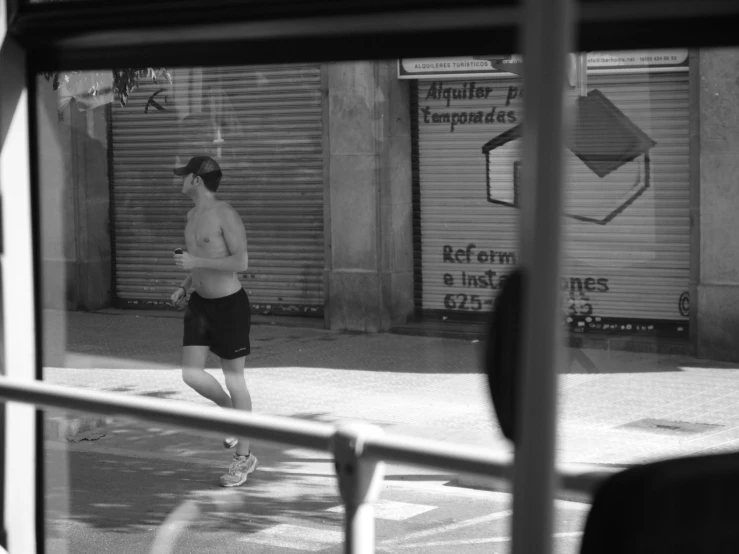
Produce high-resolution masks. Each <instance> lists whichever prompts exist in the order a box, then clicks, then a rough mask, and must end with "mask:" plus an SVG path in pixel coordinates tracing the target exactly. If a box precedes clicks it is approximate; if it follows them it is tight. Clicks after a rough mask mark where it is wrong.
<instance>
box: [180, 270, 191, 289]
mask: <svg viewBox="0 0 739 554" xmlns="http://www.w3.org/2000/svg"><path fill="white" fill-rule="evenodd" d="M191 284H192V273H190V274H188V276H187V277H185V280H184V281H182V284H181V285H180V286H181V287H182V288H183V289H185V290H187V289H189V288H190V285H191Z"/></svg>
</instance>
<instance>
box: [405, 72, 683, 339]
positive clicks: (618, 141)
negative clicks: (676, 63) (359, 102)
mask: <svg viewBox="0 0 739 554" xmlns="http://www.w3.org/2000/svg"><path fill="white" fill-rule="evenodd" d="M587 88H588V91H589V93H588V96H587V97H586V98H583V99H579V100H575V98H574V97H573V98H572V101H573V102H575V101H577V102H578V103H579V107H578V108H577V109H576V113H578V114H579V117H578V118H577V119H576V125H575V129H574V130H573V132H572V134H571V135H570V136H569V138H568V140H567V146H568V150H567V154H566V157H567V164H568V171H569V173H568V175H569V176H568V180H567V192H566V198H565V212H566V213H567V215H568V217H567V218H565V257H564V259H563V262H564V269H563V277H562V295H563V302H564V304H565V306H564V307H565V310H566V311H567V312H568V313H569V323H570V324H571V325H572V326H573V327H574V328H577V329H580V330H605V331H608V330H619V331H621V330H623V331H643V332H659V331H660V330H664V329H668V330H669V331H671V332H675V333H687V319H688V309H689V298H688V296H687V291H688V281H689V269H690V266H689V232H690V229H689V225H690V220H689V207H690V206H689V173H690V171H689V170H690V167H689V151H688V134H689V130H688V122H689V97H688V74H687V73H686V72H681V73H678V72H675V73H643V72H642V73H617V74H602V73H601V74H597V73H595V72H591V73H590V74H589V76H588V87H587ZM524 92H525V91H523V89H522V83H521V80H520V78H511V79H504V78H502V79H486V80H482V79H468V80H465V81H446V80H445V81H423V80H422V81H418V83H417V97H416V98H415V100H416V101H417V106H415V107H414V110H413V111H414V115H415V117H416V121H415V122H414V125H415V129H414V130H415V136H416V145H415V147H416V163H417V173H416V178H417V182H416V191H417V196H416V202H415V204H416V219H415V221H416V227H415V233H416V261H417V271H416V293H417V294H416V305H417V309H418V310H419V311H420V312H421V313H424V314H426V315H435V316H445V317H470V316H473V317H474V316H475V315H477V316H479V315H480V314H481V313H484V312H486V311H489V310H490V309H492V299H493V298H494V296H495V294H497V291H498V289H499V287H500V285H501V283H502V281H503V280H504V279H505V275H507V273H508V272H509V271H510V270H511V269H512V268H513V267H514V266H515V264H516V263H517V261H518V256H519V245H518V224H519V218H518V210H519V208H518V201H519V198H518V181H519V179H520V172H521V168H522V165H521V164H522V163H524V160H522V156H521V149H520V145H521V138H520V137H521V129H522V127H520V124H521V123H522V121H523V110H522V108H523V94H524Z"/></svg>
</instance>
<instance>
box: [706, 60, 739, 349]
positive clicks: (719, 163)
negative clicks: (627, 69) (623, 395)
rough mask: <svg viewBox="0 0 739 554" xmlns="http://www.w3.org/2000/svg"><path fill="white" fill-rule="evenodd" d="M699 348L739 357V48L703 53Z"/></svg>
mask: <svg viewBox="0 0 739 554" xmlns="http://www.w3.org/2000/svg"><path fill="white" fill-rule="evenodd" d="M699 72H700V73H699V79H700V82H699V85H700V92H699V99H700V114H699V118H700V223H699V225H700V229H699V234H700V256H699V263H700V269H699V275H700V277H699V282H698V285H697V292H698V298H697V306H695V308H697V314H696V322H697V326H698V329H697V353H698V355H699V356H701V357H706V358H712V359H719V360H729V361H739V49H737V48H732V49H711V50H704V51H701V53H700V59H699Z"/></svg>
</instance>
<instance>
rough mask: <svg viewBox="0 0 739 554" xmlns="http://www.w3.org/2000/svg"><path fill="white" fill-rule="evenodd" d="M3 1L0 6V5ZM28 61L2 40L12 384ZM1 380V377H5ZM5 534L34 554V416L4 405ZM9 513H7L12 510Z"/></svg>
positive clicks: (20, 338) (28, 291)
mask: <svg viewBox="0 0 739 554" xmlns="http://www.w3.org/2000/svg"><path fill="white" fill-rule="evenodd" d="M0 1H2V0H0ZM26 61H27V59H26V55H25V52H24V51H23V49H22V48H21V47H20V46H19V45H18V44H17V42H16V41H15V40H14V39H13V38H12V37H9V36H5V37H4V40H3V41H2V43H1V44H0V75H2V77H0V194H2V198H3V202H2V210H3V213H2V225H3V233H2V235H3V237H5V243H4V245H3V253H2V284H3V287H2V309H3V322H4V323H6V325H4V326H3V334H4V336H3V348H4V355H5V356H4V358H5V359H4V360H3V363H4V366H5V375H7V376H10V377H11V378H13V379H14V381H15V382H17V383H23V382H29V381H32V380H33V379H35V378H36V327H35V323H36V322H35V318H34V314H35V307H34V286H33V284H34V283H35V281H34V267H33V255H34V248H33V223H32V218H31V214H32V209H31V191H32V186H31V157H30V156H31V151H32V147H31V146H32V145H31V140H32V139H31V137H32V136H33V135H32V133H31V131H30V124H29V98H28V97H29V91H28V85H27V82H26V79H27V75H28V74H27V66H26ZM3 378H5V377H3ZM4 424H5V433H4V445H3V447H4V456H5V460H4V461H5V472H4V475H3V476H2V477H3V479H4V484H5V486H4V491H3V492H4V506H5V507H8V508H10V509H6V510H4V519H5V521H4V529H5V530H6V531H7V533H8V537H7V540H8V545H7V549H8V552H10V553H11V554H16V553H17V554H23V553H28V552H36V546H37V544H36V543H37V541H36V532H37V531H38V529H37V527H36V522H37V519H36V516H37V513H36V510H37V508H39V507H38V506H37V497H36V484H37V481H36V478H37V473H36V471H37V467H38V466H37V465H36V464H37V462H36V411H35V410H34V409H33V406H24V405H13V406H7V408H6V412H5V420H4ZM11 507H12V508H11Z"/></svg>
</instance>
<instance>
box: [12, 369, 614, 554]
mask: <svg viewBox="0 0 739 554" xmlns="http://www.w3.org/2000/svg"><path fill="white" fill-rule="evenodd" d="M0 401H3V402H5V401H12V402H22V403H28V404H34V405H36V406H40V407H46V408H63V409H67V410H71V411H80V412H94V413H102V414H110V415H114V414H115V415H123V416H131V417H136V418H141V419H146V420H149V421H156V422H159V423H165V424H170V425H174V426H178V427H186V428H191V429H199V430H202V431H212V432H220V433H224V434H233V435H237V436H249V437H250V438H254V439H260V440H264V441H269V442H276V443H283V444H290V445H297V446H301V447H304V448H311V449H315V450H322V451H329V452H333V453H334V455H335V458H336V461H337V464H336V467H337V473H338V477H339V481H340V487H342V486H343V487H346V486H348V493H346V494H344V493H343V496H344V500H345V502H351V499H352V495H353V494H356V498H357V499H358V500H356V502H355V504H356V505H355V508H358V507H364V506H365V505H366V504H371V501H372V498H371V496H372V495H371V494H368V492H367V491H366V490H365V491H364V492H363V491H362V490H361V489H363V487H364V488H368V487H369V483H368V482H369V481H375V482H376V481H381V479H382V470H381V464H382V462H384V461H392V462H397V463H405V464H410V465H417V466H426V467H432V468H437V469H445V470H451V471H457V472H460V473H466V474H471V475H478V476H483V477H486V478H490V479H500V480H505V481H510V480H511V478H512V461H513V457H512V456H511V455H508V454H501V453H496V452H491V451H490V450H488V449H485V448H481V447H474V446H464V445H455V446H454V448H453V449H451V448H449V445H448V444H445V443H442V442H440V441H435V440H428V439H421V438H415V437H407V436H402V435H396V434H384V433H381V432H380V433H378V432H376V431H378V429H377V428H376V427H374V426H370V425H360V426H358V427H357V426H351V425H350V426H337V425H332V424H328V423H320V422H312V421H303V420H300V419H296V418H290V417H282V416H271V415H263V414H255V413H251V412H243V411H238V410H223V409H221V408H218V407H215V406H201V405H195V404H191V403H188V402H184V401H178V400H164V399H159V398H147V397H135V396H134V397H131V396H122V395H120V394H116V393H111V392H105V391H91V390H86V389H78V388H73V387H68V386H64V385H55V384H51V383H45V382H43V381H25V382H21V381H18V380H14V379H9V378H7V377H0ZM347 464H348V465H351V464H355V466H356V467H355V468H354V469H353V470H350V471H348V472H346V475H348V476H349V477H347V476H346V475H343V474H342V468H343V467H345V466H346V465H347ZM363 472H364V473H365V474H366V475H365V477H366V479H364V480H363V479H357V476H358V475H360V476H361V475H362V474H363ZM610 473H611V472H609V471H603V470H602V469H601V468H597V467H595V466H578V467H575V466H560V467H559V468H558V477H559V484H560V488H561V489H563V490H567V491H570V492H574V493H577V494H580V495H584V496H586V497H587V496H589V495H591V494H592V492H593V491H594V489H595V488H596V487H597V486H598V485H599V484H600V483H601V482H602V481H603V480H604V478H605V477H607V476H608V475H609V474H610ZM375 484H376V483H375ZM350 511H351V510H349V509H347V518H348V521H347V522H346V524H347V533H348V530H349V529H350V528H351V529H353V533H357V528H356V527H352V526H350V521H349V520H351V517H350V515H349V514H350ZM354 512H356V513H358V514H365V512H364V511H361V510H356V509H355V510H354ZM370 514H371V510H370ZM365 515H366V514H365ZM369 520H370V521H371V520H372V518H371V517H370V518H369ZM367 521H368V520H367V519H365V520H364V522H365V523H366V522H367ZM359 527H362V528H364V527H366V526H365V525H361V526H359ZM365 536H366V535H362V537H365ZM367 540H369V539H363V540H362V541H357V542H358V543H360V542H361V543H364V542H366V541H367ZM371 542H372V543H373V542H374V541H371ZM364 546H367V545H366V544H365V545H364ZM362 551H367V552H373V551H374V550H372V549H369V550H366V549H364V548H363V549H362ZM347 552H350V553H352V554H353V553H355V552H358V550H355V549H352V548H348V549H347Z"/></svg>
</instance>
